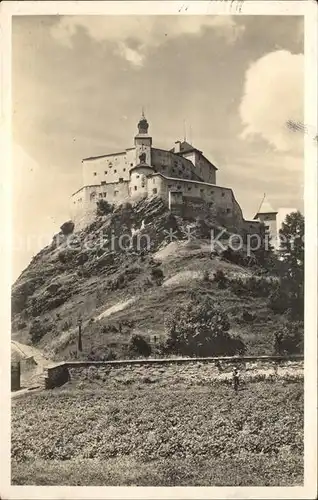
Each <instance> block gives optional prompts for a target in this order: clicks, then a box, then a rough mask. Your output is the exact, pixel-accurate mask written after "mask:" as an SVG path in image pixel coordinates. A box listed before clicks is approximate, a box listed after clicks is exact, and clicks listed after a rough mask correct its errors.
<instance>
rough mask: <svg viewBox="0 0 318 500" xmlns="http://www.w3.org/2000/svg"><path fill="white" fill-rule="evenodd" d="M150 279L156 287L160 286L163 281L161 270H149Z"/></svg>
mask: <svg viewBox="0 0 318 500" xmlns="http://www.w3.org/2000/svg"><path fill="white" fill-rule="evenodd" d="M151 278H152V280H153V281H154V282H155V283H156V284H157V285H161V284H162V282H163V279H164V274H163V270H162V269H161V268H160V267H153V268H152V269H151Z"/></svg>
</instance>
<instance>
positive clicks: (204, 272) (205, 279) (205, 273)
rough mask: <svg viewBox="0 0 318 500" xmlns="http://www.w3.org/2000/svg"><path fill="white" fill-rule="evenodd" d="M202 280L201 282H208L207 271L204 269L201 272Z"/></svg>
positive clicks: (208, 275)
mask: <svg viewBox="0 0 318 500" xmlns="http://www.w3.org/2000/svg"><path fill="white" fill-rule="evenodd" d="M202 281H203V283H209V282H210V274H209V271H207V270H205V271H203V272H202Z"/></svg>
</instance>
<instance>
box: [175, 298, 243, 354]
mask: <svg viewBox="0 0 318 500" xmlns="http://www.w3.org/2000/svg"><path fill="white" fill-rule="evenodd" d="M165 327H166V332H167V336H168V338H167V340H166V347H165V349H166V352H170V353H176V354H181V355H185V356H199V357H200V356H202V357H204V356H218V355H233V354H236V353H237V352H243V351H244V349H245V346H244V343H243V342H242V340H241V339H240V338H238V337H232V336H231V335H230V334H229V329H230V323H229V321H228V318H227V316H226V314H225V313H224V312H222V311H221V310H220V309H219V308H218V307H216V306H215V304H214V302H213V301H212V300H211V299H210V298H209V297H206V298H205V299H204V300H202V301H198V300H192V301H190V302H189V303H187V304H183V305H181V306H180V307H179V308H178V309H177V310H174V311H173V313H171V314H170V316H168V318H167V320H166V324H165Z"/></svg>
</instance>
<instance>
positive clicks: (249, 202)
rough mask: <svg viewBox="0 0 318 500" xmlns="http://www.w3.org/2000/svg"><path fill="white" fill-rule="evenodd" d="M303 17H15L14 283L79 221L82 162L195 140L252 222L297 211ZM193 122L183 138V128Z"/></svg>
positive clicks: (300, 203) (299, 203) (300, 167)
mask: <svg viewBox="0 0 318 500" xmlns="http://www.w3.org/2000/svg"><path fill="white" fill-rule="evenodd" d="M303 65H304V56H303V18H301V17H294V16H243V15H240V16H229V15H224V16H202V17H201V16H181V15H180V16H138V17H137V16H111V17H110V16H19V17H18V16H16V17H13V20H12V113H13V114H12V127H13V189H12V196H13V250H14V251H13V270H12V273H13V277H14V278H16V277H17V276H18V275H19V274H20V272H21V271H22V270H23V269H24V268H25V267H26V266H27V264H28V263H29V261H30V259H31V258H32V256H33V255H35V254H36V253H37V251H38V250H39V249H40V248H42V247H43V246H45V245H46V244H48V243H50V241H51V239H52V236H53V234H55V233H57V232H58V231H59V228H60V225H61V224H62V223H63V222H65V221H66V220H69V219H70V212H69V199H70V195H71V194H72V193H73V192H75V191H76V190H77V189H79V188H80V187H81V186H82V178H81V160H82V158H85V157H89V156H95V155H96V156H98V155H102V154H107V153H112V152H116V151H121V150H123V149H125V148H128V147H131V146H133V138H134V135H135V134H136V132H137V122H138V120H139V118H140V115H141V109H142V107H144V109H145V114H146V117H147V119H148V122H149V132H150V133H151V135H152V137H153V145H154V147H159V148H163V149H170V148H172V147H173V145H174V142H175V141H176V140H180V139H181V140H182V139H183V137H184V128H185V129H186V137H187V139H188V140H189V141H190V142H192V144H193V145H194V146H195V147H197V148H198V149H200V150H202V151H203V153H204V154H205V156H206V157H207V158H208V159H210V160H211V161H212V162H213V163H214V164H216V166H217V167H218V169H219V170H218V172H217V184H219V185H222V186H227V187H231V188H232V189H233V191H234V194H235V197H236V199H237V200H238V202H239V203H240V205H241V207H242V210H243V213H244V216H245V217H246V218H252V217H253V216H254V215H255V213H256V211H257V208H258V206H259V204H260V202H261V200H262V197H263V194H264V193H266V195H267V198H268V200H269V201H270V203H271V205H272V206H273V207H274V208H275V209H278V208H280V207H293V208H297V209H302V206H303V138H302V135H301V133H299V132H297V130H291V129H290V128H288V126H287V122H288V121H290V120H293V121H294V122H297V123H298V122H301V123H302V122H303V79H304V67H303ZM184 122H185V123H186V127H184Z"/></svg>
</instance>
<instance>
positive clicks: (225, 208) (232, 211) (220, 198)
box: [71, 166, 260, 232]
mask: <svg viewBox="0 0 318 500" xmlns="http://www.w3.org/2000/svg"><path fill="white" fill-rule="evenodd" d="M169 193H173V194H172V195H171V194H169ZM155 196H160V197H161V198H162V199H164V200H165V201H166V203H167V205H168V204H169V198H170V200H172V201H173V203H175V204H179V203H183V204H189V203H190V204H192V203H195V204H200V203H203V204H206V205H207V207H209V208H210V209H211V211H213V212H214V213H216V214H218V215H219V216H220V217H222V218H223V219H224V220H226V219H228V220H230V221H231V223H232V224H234V225H235V226H236V227H238V228H240V229H243V228H244V230H245V231H246V232H259V227H260V224H259V223H258V222H256V221H245V220H244V217H243V214H242V210H241V208H240V206H239V204H238V203H237V201H236V199H235V197H234V194H233V191H232V190H231V189H230V188H225V187H222V186H216V185H213V184H207V183H204V182H199V181H192V180H187V179H177V178H171V177H165V176H163V175H162V174H158V173H153V169H152V168H151V167H148V166H140V167H135V168H134V169H133V171H132V172H131V177H130V181H123V182H117V183H111V184H105V185H101V184H99V185H91V186H86V187H83V188H82V189H80V190H79V191H77V192H76V193H75V194H74V195H73V196H72V201H71V217H72V220H73V221H74V223H75V225H76V228H77V229H78V228H79V227H82V226H83V225H85V224H86V223H88V222H90V221H91V220H92V219H93V217H94V215H95V213H96V203H97V201H98V200H100V199H105V200H107V201H108V202H109V203H111V204H121V203H124V202H125V201H126V202H127V201H128V202H132V203H133V202H136V201H138V200H139V199H141V198H145V197H148V198H152V197H155Z"/></svg>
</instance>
